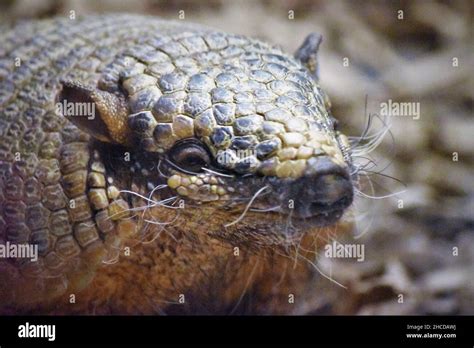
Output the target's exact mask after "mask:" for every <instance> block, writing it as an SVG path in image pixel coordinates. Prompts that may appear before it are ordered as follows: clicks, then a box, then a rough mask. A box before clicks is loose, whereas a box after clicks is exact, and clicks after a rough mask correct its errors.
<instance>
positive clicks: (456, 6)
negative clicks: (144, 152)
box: [0, 0, 474, 314]
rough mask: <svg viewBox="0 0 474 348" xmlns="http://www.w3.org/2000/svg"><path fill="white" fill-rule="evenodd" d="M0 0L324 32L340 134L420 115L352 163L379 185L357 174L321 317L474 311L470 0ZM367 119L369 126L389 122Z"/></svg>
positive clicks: (22, 9) (6, 7)
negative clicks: (404, 112)
mask: <svg viewBox="0 0 474 348" xmlns="http://www.w3.org/2000/svg"><path fill="white" fill-rule="evenodd" d="M1 6H3V8H2V11H0V12H1V13H2V15H0V19H2V18H3V19H5V18H9V19H11V18H33V17H34V18H38V17H41V18H42V17H49V16H52V15H58V14H67V13H68V12H69V10H70V9H74V10H75V11H76V12H77V13H78V14H85V13H88V12H97V11H109V12H110V11H125V12H139V13H147V14H155V15H160V16H162V17H166V18H174V19H177V18H178V15H179V14H180V12H179V11H183V10H184V15H185V19H184V20H186V21H194V22H199V23H202V24H206V25H209V26H213V27H216V28H219V29H222V30H225V31H230V32H235V33H240V34H245V35H251V36H254V37H259V38H262V39H265V40H267V41H270V42H273V43H276V44H279V45H281V46H283V47H284V48H285V49H286V50H287V51H290V52H293V51H294V50H295V49H296V48H297V47H298V46H299V45H300V43H302V42H303V40H304V38H305V37H306V35H307V34H309V33H310V32H314V31H316V32H319V33H321V34H323V36H324V42H323V45H322V46H321V48H320V75H321V84H322V85H323V87H324V88H325V89H326V91H327V92H328V94H329V95H330V97H331V100H332V103H333V114H334V115H335V116H336V117H337V118H338V119H339V120H340V121H341V127H340V128H341V129H342V130H343V131H344V132H345V133H346V134H347V133H348V134H353V135H360V134H361V133H362V131H363V129H364V126H365V124H366V122H367V121H366V117H367V116H368V115H369V114H372V115H374V114H378V115H380V113H381V111H382V110H381V103H384V102H388V101H389V100H392V101H394V102H398V103H411V102H413V103H418V104H417V105H419V107H420V110H419V111H420V112H419V115H418V116H419V117H417V116H415V115H409V116H399V117H395V116H393V117H390V120H391V128H390V130H391V134H392V135H391V136H390V134H389V135H387V136H385V138H384V141H383V142H382V143H381V144H380V145H379V146H378V148H377V149H376V150H375V151H373V152H372V153H370V154H369V155H367V156H366V157H370V158H371V159H372V160H373V161H374V162H375V163H376V165H375V166H374V165H371V164H370V163H369V160H368V159H364V158H357V159H356V160H357V161H358V163H361V164H363V163H367V164H368V166H367V167H366V169H367V174H368V178H370V182H372V186H373V188H374V192H372V188H371V185H370V183H369V179H367V177H362V178H361V183H360V190H361V191H362V192H363V194H361V195H360V196H359V197H358V198H357V200H356V203H355V205H354V209H353V211H352V212H351V214H352V215H353V216H355V219H356V221H357V223H356V227H355V228H354V232H353V235H352V236H348V237H347V238H345V240H341V242H345V243H352V244H353V243H357V244H361V245H364V248H365V249H364V250H365V260H364V261H363V262H358V261H355V260H352V259H344V260H342V259H334V258H332V259H330V258H327V257H325V256H324V255H323V254H322V255H321V256H320V257H319V260H318V262H319V266H320V268H321V269H322V270H323V272H324V273H325V274H327V275H329V276H330V277H331V278H332V279H334V280H335V281H337V282H339V283H341V284H343V285H344V286H345V288H343V287H341V286H338V285H336V284H335V283H334V282H330V281H328V280H326V279H323V278H322V279H321V281H320V282H319V283H318V285H317V287H316V288H315V291H318V292H320V293H321V297H320V302H319V303H318V304H317V307H318V310H317V311H315V313H324V314H474V156H473V155H474V122H473V91H474V83H473V76H474V74H473V70H472V69H473V63H474V57H473V52H472V37H473V36H472V28H473V21H472V13H473V12H474V11H473V7H474V3H473V2H472V1H469V0H467V1H416V2H415V1H410V2H409V1H364V2H359V1H311V0H284V1H269V0H267V1H264V0H261V1H242V0H240V1H231V0H228V1H224V0H212V1H207V2H205V3H204V2H201V1H199V2H198V1H190V0H188V1H168V2H161V1H159V2H158V1H151V0H149V1H126V2H125V1H111V0H106V1H100V2H98V1H78V0H68V1H54V0H41V1H33V0H18V1H3V2H2V5H1ZM400 10H401V11H402V12H399V11H400ZM291 11H293V12H291ZM182 14H183V13H182V12H181V15H182ZM401 16H403V18H400V17H401ZM293 17H294V18H293ZM347 63H348V64H347ZM366 98H367V101H368V102H367V109H366V108H365V104H366ZM373 120H374V124H373V126H372V127H371V129H372V130H373V132H377V131H380V130H383V124H382V123H381V122H380V121H379V120H378V119H377V117H373ZM380 171H381V173H380V174H377V173H378V172H380ZM390 177H392V178H390ZM364 195H371V196H373V195H375V196H382V197H383V196H387V195H390V196H391V197H388V198H383V199H375V198H367V197H365V196H364Z"/></svg>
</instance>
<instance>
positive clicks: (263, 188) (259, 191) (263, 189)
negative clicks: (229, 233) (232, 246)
mask: <svg viewBox="0 0 474 348" xmlns="http://www.w3.org/2000/svg"><path fill="white" fill-rule="evenodd" d="M267 188H268V186H264V187H262V188H261V189H260V190H258V191H257V193H255V194H254V195H253V197H252V199H251V200H250V202H249V203H248V204H247V206H246V207H245V210H244V211H243V213H242V214H241V215H240V216H239V217H238V218H237V220H235V221H233V222H229V223H228V224H225V225H224V227H229V226H232V225H235V224H237V223H239V222H240V221H241V220H242V219H243V218H244V217H245V215H246V214H247V212H248V210H249V209H250V206H251V205H252V203H253V202H254V201H255V199H256V198H257V196H258V195H259V194H260V193H261V192H263V191H265V190H266V189H267Z"/></svg>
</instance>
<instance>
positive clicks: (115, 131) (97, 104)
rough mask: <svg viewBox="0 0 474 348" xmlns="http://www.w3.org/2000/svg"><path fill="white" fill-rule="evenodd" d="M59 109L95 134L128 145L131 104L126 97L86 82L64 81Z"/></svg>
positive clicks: (70, 119)
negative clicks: (128, 119)
mask: <svg viewBox="0 0 474 348" xmlns="http://www.w3.org/2000/svg"><path fill="white" fill-rule="evenodd" d="M61 85H62V90H61V92H60V93H59V95H58V99H57V102H56V111H57V112H58V113H59V114H61V115H63V116H64V117H66V118H67V119H68V120H69V121H71V122H72V123H74V124H75V125H76V126H77V127H79V128H80V129H81V130H83V131H85V132H87V133H88V134H90V135H91V136H93V137H94V138H96V139H98V140H100V141H105V142H111V143H117V144H122V145H126V144H127V142H128V139H130V138H129V136H128V135H129V132H130V130H129V128H128V126H127V117H128V113H129V111H128V107H127V103H126V101H125V98H122V97H120V96H117V95H115V94H112V93H109V92H105V91H101V90H99V89H97V88H94V87H90V86H86V85H84V84H82V83H80V82H76V81H63V82H62V83H61Z"/></svg>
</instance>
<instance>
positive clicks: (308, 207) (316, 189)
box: [292, 157, 353, 218]
mask: <svg viewBox="0 0 474 348" xmlns="http://www.w3.org/2000/svg"><path fill="white" fill-rule="evenodd" d="M309 164H311V167H310V168H308V170H307V172H306V174H305V175H304V176H303V177H302V178H300V179H299V180H298V181H297V182H295V184H294V185H295V187H294V190H292V191H293V192H294V194H295V197H296V200H295V213H296V214H297V215H298V216H300V217H304V218H306V217H312V216H316V215H320V214H325V213H329V212H333V211H338V210H343V209H345V208H347V207H348V206H349V205H350V204H351V203H352V199H353V185H352V182H351V179H350V175H349V173H348V171H347V169H346V168H345V167H342V166H340V165H338V164H336V163H334V162H333V161H331V159H330V158H328V157H321V158H317V159H316V160H315V161H311V162H310V163H309Z"/></svg>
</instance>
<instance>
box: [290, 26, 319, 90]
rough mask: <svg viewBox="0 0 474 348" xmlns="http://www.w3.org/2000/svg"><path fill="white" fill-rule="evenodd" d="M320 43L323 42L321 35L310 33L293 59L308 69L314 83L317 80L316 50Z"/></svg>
mask: <svg viewBox="0 0 474 348" xmlns="http://www.w3.org/2000/svg"><path fill="white" fill-rule="evenodd" d="M321 41H323V37H322V36H321V34H317V33H311V34H309V35H308V36H307V37H306V39H305V40H304V42H303V44H302V45H301V46H300V48H298V49H297V50H296V52H295V58H296V59H298V60H299V61H300V62H301V63H303V65H304V66H306V68H308V70H309V71H310V72H311V74H312V75H313V77H314V78H315V80H316V81H318V80H319V71H318V70H319V69H318V49H319V45H320V44H321Z"/></svg>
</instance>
